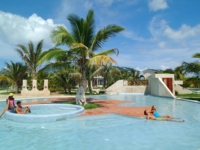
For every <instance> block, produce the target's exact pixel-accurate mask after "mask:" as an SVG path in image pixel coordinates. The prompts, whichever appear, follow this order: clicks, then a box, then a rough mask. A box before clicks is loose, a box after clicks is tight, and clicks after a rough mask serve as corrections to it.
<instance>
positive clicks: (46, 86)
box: [44, 80, 48, 89]
mask: <svg viewBox="0 0 200 150" xmlns="http://www.w3.org/2000/svg"><path fill="white" fill-rule="evenodd" d="M44 89H48V80H44Z"/></svg>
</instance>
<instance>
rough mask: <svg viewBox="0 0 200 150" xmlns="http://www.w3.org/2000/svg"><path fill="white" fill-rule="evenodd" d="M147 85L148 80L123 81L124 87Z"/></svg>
mask: <svg viewBox="0 0 200 150" xmlns="http://www.w3.org/2000/svg"><path fill="white" fill-rule="evenodd" d="M140 85H148V80H124V86H140Z"/></svg>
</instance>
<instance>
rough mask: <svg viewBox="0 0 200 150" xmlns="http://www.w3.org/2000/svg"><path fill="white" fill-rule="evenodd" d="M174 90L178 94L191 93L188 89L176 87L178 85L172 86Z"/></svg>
mask: <svg viewBox="0 0 200 150" xmlns="http://www.w3.org/2000/svg"><path fill="white" fill-rule="evenodd" d="M174 88H175V91H176V92H177V93H178V94H191V93H192V91H190V90H188V89H185V88H183V87H182V86H180V85H178V84H175V85H174Z"/></svg>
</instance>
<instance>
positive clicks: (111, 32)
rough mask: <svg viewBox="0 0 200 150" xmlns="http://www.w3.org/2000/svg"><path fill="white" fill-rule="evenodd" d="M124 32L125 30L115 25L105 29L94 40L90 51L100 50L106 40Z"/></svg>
mask: <svg viewBox="0 0 200 150" xmlns="http://www.w3.org/2000/svg"><path fill="white" fill-rule="evenodd" d="M123 30H124V28H122V27H121V26H118V25H115V24H111V25H107V26H106V27H105V28H103V29H101V30H99V31H98V32H97V34H96V36H95V37H94V38H93V40H92V45H91V47H90V50H92V51H94V50H97V49H98V48H102V45H103V44H104V43H105V42H106V40H108V39H109V38H110V37H113V36H115V35H116V34H117V33H119V32H121V31H123Z"/></svg>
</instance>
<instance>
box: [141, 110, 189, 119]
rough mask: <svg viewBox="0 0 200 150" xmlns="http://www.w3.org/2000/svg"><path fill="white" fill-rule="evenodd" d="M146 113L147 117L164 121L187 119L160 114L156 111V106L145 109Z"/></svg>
mask: <svg viewBox="0 0 200 150" xmlns="http://www.w3.org/2000/svg"><path fill="white" fill-rule="evenodd" d="M144 115H146V119H148V120H149V119H151V120H160V121H161V120H162V121H176V122H184V121H185V120H180V119H177V118H172V117H171V116H169V115H166V116H160V115H159V114H158V113H156V107H155V106H152V108H151V110H150V111H147V110H145V111H144Z"/></svg>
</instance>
